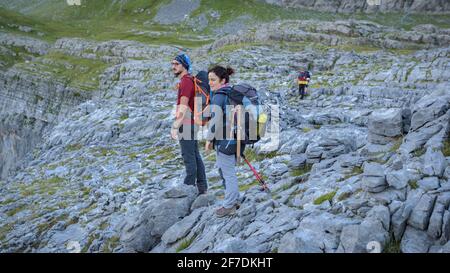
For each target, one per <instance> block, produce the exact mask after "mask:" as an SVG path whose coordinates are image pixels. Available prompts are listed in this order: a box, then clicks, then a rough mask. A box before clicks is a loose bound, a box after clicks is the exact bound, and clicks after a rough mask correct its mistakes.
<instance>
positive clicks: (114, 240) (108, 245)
mask: <svg viewBox="0 0 450 273" xmlns="http://www.w3.org/2000/svg"><path fill="white" fill-rule="evenodd" d="M119 241H120V238H119V237H118V236H113V237H111V238H109V239H108V240H107V241H106V242H105V243H104V244H103V249H102V251H103V252H105V253H110V252H113V250H114V249H115V248H116V247H117V246H118V245H119Z"/></svg>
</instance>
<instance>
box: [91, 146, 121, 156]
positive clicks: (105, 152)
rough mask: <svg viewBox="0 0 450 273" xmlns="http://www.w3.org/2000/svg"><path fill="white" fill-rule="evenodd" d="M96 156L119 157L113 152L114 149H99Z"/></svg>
mask: <svg viewBox="0 0 450 273" xmlns="http://www.w3.org/2000/svg"><path fill="white" fill-rule="evenodd" d="M94 155H95V156H97V157H99V156H103V157H104V156H113V155H117V152H116V151H114V150H112V149H107V148H100V149H97V150H96V152H95V154H94Z"/></svg>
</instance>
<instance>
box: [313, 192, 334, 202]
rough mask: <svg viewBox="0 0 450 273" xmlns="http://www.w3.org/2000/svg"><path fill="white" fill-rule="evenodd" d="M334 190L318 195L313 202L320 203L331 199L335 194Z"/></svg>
mask: <svg viewBox="0 0 450 273" xmlns="http://www.w3.org/2000/svg"><path fill="white" fill-rule="evenodd" d="M336 192H337V191H332V192H329V193H327V194H324V195H322V196H320V197H318V198H317V199H316V200H314V202H313V204H314V205H320V204H322V203H323V202H325V201H331V200H332V199H333V197H334V196H335V195H336Z"/></svg>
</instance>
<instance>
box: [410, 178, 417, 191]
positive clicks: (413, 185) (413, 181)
mask: <svg viewBox="0 0 450 273" xmlns="http://www.w3.org/2000/svg"><path fill="white" fill-rule="evenodd" d="M408 184H409V186H410V187H411V189H413V190H415V189H417V188H418V187H419V184H417V181H415V180H412V181H409V182H408Z"/></svg>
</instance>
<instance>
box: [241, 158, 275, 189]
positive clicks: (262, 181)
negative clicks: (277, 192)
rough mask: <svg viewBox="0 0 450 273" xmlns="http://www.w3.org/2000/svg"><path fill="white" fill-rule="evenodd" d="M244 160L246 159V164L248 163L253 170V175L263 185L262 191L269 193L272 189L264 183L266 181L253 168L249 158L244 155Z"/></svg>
mask: <svg viewBox="0 0 450 273" xmlns="http://www.w3.org/2000/svg"><path fill="white" fill-rule="evenodd" d="M242 158H243V159H244V161H245V163H247V165H248V166H249V167H250V169H251V170H252V172H253V174H254V175H255V177H256V180H258V182H259V183H260V184H261V187H262V190H263V191H265V192H267V193H269V192H270V189H269V187H268V186H267V183H266V182H265V181H264V179H263V178H262V177H261V176H260V175H259V173H258V172H257V171H256V169H255V168H254V167H253V166H252V164H250V162H249V161H248V160H247V158H246V157H245V156H244V155H242Z"/></svg>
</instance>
